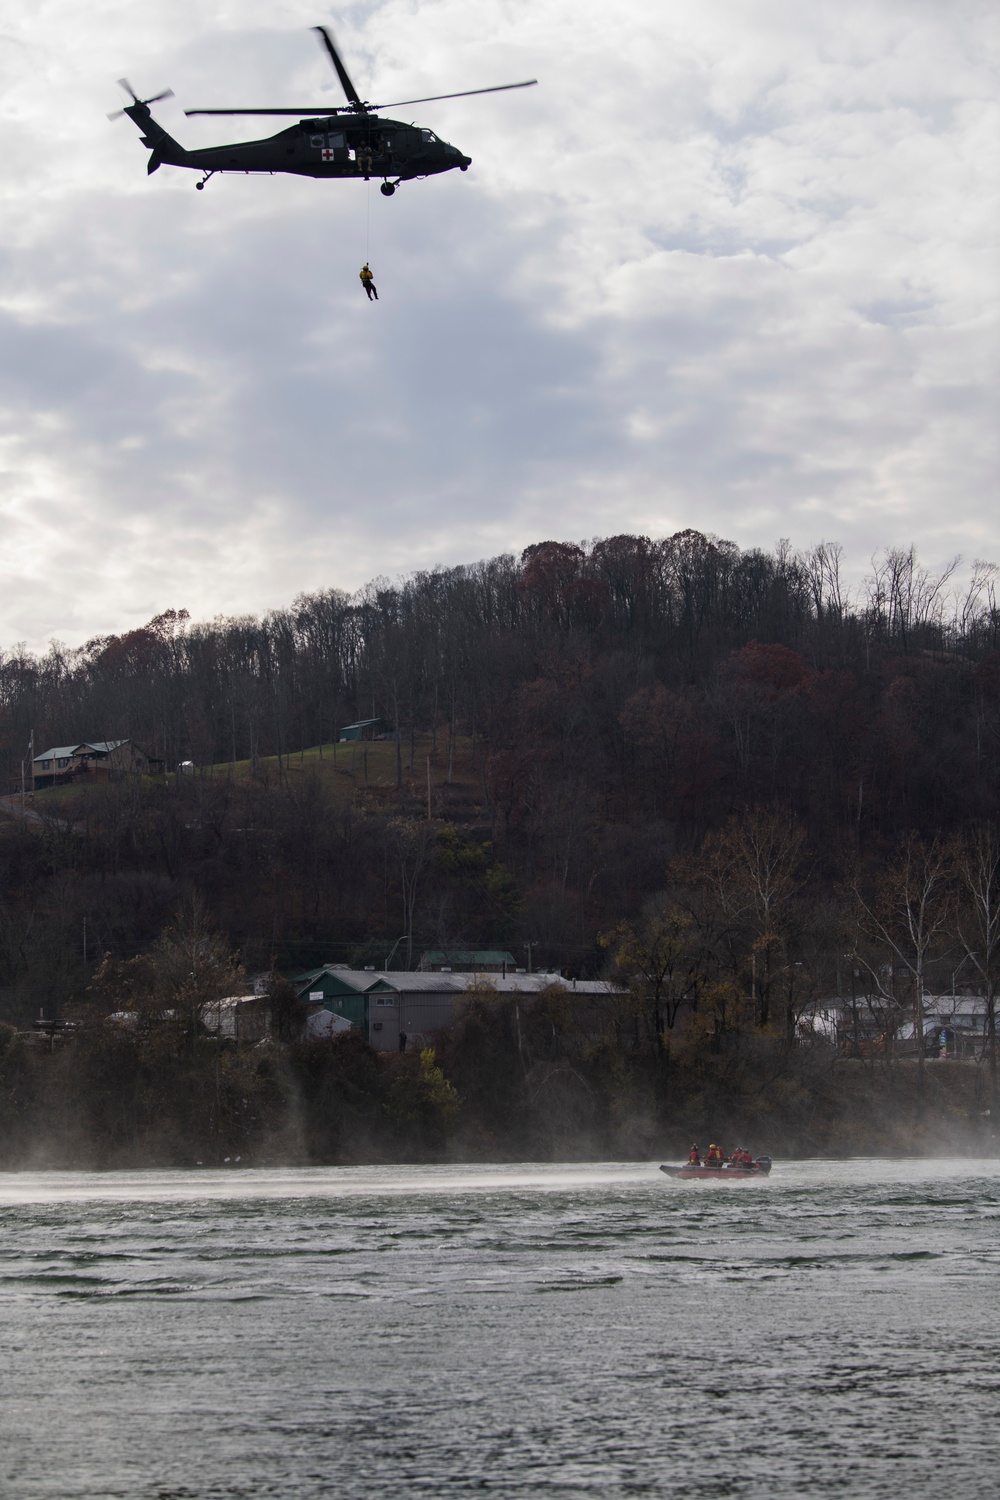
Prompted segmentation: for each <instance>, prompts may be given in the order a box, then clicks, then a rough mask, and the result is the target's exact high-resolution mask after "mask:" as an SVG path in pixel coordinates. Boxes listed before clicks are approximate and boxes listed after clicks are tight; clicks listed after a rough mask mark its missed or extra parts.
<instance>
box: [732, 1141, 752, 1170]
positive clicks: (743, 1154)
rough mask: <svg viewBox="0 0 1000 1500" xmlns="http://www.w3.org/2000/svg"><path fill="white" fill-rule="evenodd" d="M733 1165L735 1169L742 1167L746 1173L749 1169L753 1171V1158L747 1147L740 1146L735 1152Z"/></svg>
mask: <svg viewBox="0 0 1000 1500" xmlns="http://www.w3.org/2000/svg"><path fill="white" fill-rule="evenodd" d="M732 1163H733V1166H734V1167H742V1168H743V1169H744V1171H746V1170H747V1169H748V1168H749V1169H751V1170H752V1168H753V1157H752V1156H751V1155H750V1152H749V1151H748V1150H747V1148H746V1147H745V1146H739V1147H738V1148H737V1149H736V1150H735V1151H734V1152H733V1156H732Z"/></svg>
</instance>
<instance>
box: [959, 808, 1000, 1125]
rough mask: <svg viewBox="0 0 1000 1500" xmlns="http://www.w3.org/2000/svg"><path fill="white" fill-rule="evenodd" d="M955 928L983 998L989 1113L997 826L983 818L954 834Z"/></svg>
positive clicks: (998, 1103)
mask: <svg viewBox="0 0 1000 1500" xmlns="http://www.w3.org/2000/svg"><path fill="white" fill-rule="evenodd" d="M953 858H954V870H955V875H956V876H957V891H956V897H957V917H956V923H955V927H956V931H957V933H958V939H959V942H960V943H961V945H962V951H963V953H964V962H966V963H969V964H971V965H972V967H973V969H974V970H975V972H976V974H977V975H978V977H979V983H980V984H981V985H982V989H983V995H984V997H985V999H986V1056H987V1060H988V1063H989V1069H990V1118H991V1120H992V1122H993V1125H994V1127H995V1125H996V1119H997V1111H998V1108H1000V1089H998V1083H997V1019H996V1000H997V991H998V989H1000V830H998V829H997V826H996V824H992V823H987V824H983V825H981V826H980V827H978V828H974V829H972V830H971V831H970V832H968V833H966V834H964V835H962V836H960V837H959V838H957V839H956V840H955V844H954V846H953Z"/></svg>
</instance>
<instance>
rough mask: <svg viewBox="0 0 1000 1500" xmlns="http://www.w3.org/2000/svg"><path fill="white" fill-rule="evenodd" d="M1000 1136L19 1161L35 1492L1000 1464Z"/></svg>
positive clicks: (189, 1492)
mask: <svg viewBox="0 0 1000 1500" xmlns="http://www.w3.org/2000/svg"><path fill="white" fill-rule="evenodd" d="M998 1231H1000V1163H997V1162H995V1161H990V1162H976V1161H908V1162H898V1161H892V1162H889V1161H871V1160H866V1161H863V1162H795V1163H783V1162H778V1163H776V1164H775V1167H774V1171H773V1173H772V1176H771V1178H770V1179H769V1180H767V1181H761V1182H750V1183H740V1184H731V1185H723V1184H717V1183H713V1182H693V1183H691V1182H689V1183H677V1182H672V1181H670V1180H668V1179H667V1178H666V1177H664V1176H663V1175H662V1174H661V1173H659V1172H658V1171H657V1170H656V1164H655V1163H652V1164H649V1165H644V1164H640V1165H637V1164H634V1163H633V1164H615V1163H611V1164H600V1163H598V1164H595V1165H592V1166H567V1167H555V1166H525V1167H511V1166H503V1167H499V1166H498V1167H455V1168H424V1167H379V1168H367V1167H364V1168H328V1169H303V1170H288V1171H266V1170H243V1169H240V1168H236V1169H226V1170H224V1171H199V1172H135V1173H129V1172H119V1173H107V1174H97V1173H93V1174H91V1173H51V1172H49V1173H37V1174H34V1173H18V1174H3V1175H0V1299H2V1306H0V1350H2V1354H0V1379H2V1399H0V1475H3V1476H4V1479H5V1484H4V1485H3V1486H2V1488H3V1493H4V1494H5V1495H6V1496H10V1497H11V1500H33V1497H37V1496H46V1497H59V1500H63V1497H87V1500H103V1497H116V1500H117V1497H123V1500H124V1497H127V1500H182V1497H183V1500H216V1497H218V1500H233V1497H281V1500H292V1497H295V1500H299V1497H303V1500H311V1497H314V1496H317V1497H318V1496H331V1497H333V1496H336V1497H339V1500H347V1497H361V1496H364V1497H379V1500H382V1497H385V1500H389V1497H392V1500H397V1497H401V1496H411V1495H412V1496H433V1497H438V1496H451V1495H458V1496H461V1495H471V1494H476V1495H481V1494H486V1495H493V1496H528V1495H532V1496H533V1495H538V1496H552V1497H558V1500H572V1497H577V1496H587V1497H619V1496H643V1495H652V1496H675V1497H678V1500H709V1497H711V1500H716V1497H720V1500H721V1497H727V1500H744V1497H767V1500H777V1497H789V1500H792V1497H794V1500H803V1497H807V1500H812V1497H816V1496H838V1497H846V1500H861V1497H869V1496H879V1497H882V1496H885V1497H892V1500H898V1497H900V1496H903V1497H905V1500H918V1497H924V1496H926V1497H932V1496H933V1497H934V1500H939V1497H940V1496H942V1495H945V1496H946V1497H948V1500H973V1497H983V1500H987V1497H988V1500H995V1497H996V1495H997V1493H998V1492H1000V1480H998V1472H1000V1470H998V1460H997V1443H998V1440H1000V1418H998V1409H1000V1233H998Z"/></svg>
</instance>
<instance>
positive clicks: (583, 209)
mask: <svg viewBox="0 0 1000 1500" xmlns="http://www.w3.org/2000/svg"><path fill="white" fill-rule="evenodd" d="M0 16H2V25H3V27H4V29H7V30H8V31H10V32H11V34H12V35H15V36H16V37H17V41H18V45H17V46H16V47H13V48H12V49H10V51H9V52H8V55H7V56H6V58H5V59H4V62H3V65H2V68H0V131H2V132H3V138H4V146H5V149H4V153H3V160H2V163H0V193H2V194H3V198H4V205H5V211H4V216H3V224H4V229H3V232H2V234H0V642H4V643H6V644H10V643H12V642H14V641H15V640H20V639H24V640H27V641H28V642H29V643H31V644H33V645H40V644H44V642H45V641H46V640H47V639H48V638H49V637H50V636H56V637H61V638H63V639H67V640H77V639H82V638H83V637H85V636H86V635H89V634H93V633H97V632H101V631H107V630H111V629H118V628H125V627H128V626H131V625H134V624H136V623H138V622H139V621H140V620H142V619H146V618H148V617H150V616H151V615H152V614H153V613H155V612H157V611H158V610H160V609H163V608H166V607H168V606H171V605H174V606H182V605H183V606H186V607H187V608H189V609H190V610H191V611H192V612H193V613H195V614H196V615H212V614H215V613H217V612H223V611H225V612H228V611H245V610H259V609H262V608H266V607H269V606H272V605H275V604H279V603H281V602H284V601H286V600H288V599H289V598H290V597H291V596H292V595H293V594H294V593H295V592H297V591H299V590H300V589H308V588H314V587H321V586H324V585H329V584H336V585H339V586H343V587H354V586H357V585H358V584H360V583H361V582H363V581H364V580H365V579H366V578H368V577H370V576H372V575H373V574H375V573H386V574H389V575H393V574H395V573H398V572H401V571H405V570H408V569H409V568H411V567H414V566H427V565H429V564H433V563H434V562H437V561H443V562H454V561H459V560H466V559H470V558H473V557H477V556H482V555H486V554H488V553H490V552H492V551H496V550H501V549H508V548H513V549H516V548H519V547H521V546H523V545H524V544H526V543H527V542H529V541H531V540H535V539H537V538H538V537H540V536H542V535H564V536H569V537H579V536H586V535H595V534H601V533H604V534H608V533H611V532H614V531H620V530H647V531H652V532H655V533H662V532H664V531H668V530H672V529H674V528H676V527H680V526H686V525H693V526H698V527H701V528H702V529H705V530H710V531H715V532H720V533H723V534H726V535H730V536H733V537H735V538H736V539H737V540H739V541H740V542H742V543H744V544H761V545H770V544H772V543H773V542H774V540H775V539H776V538H777V537H778V536H790V537H791V538H792V540H793V542H794V543H795V544H798V545H806V544H808V543H810V542H812V541H815V540H817V539H818V538H819V537H820V536H826V537H837V538H839V539H840V540H842V541H843V542H844V543H845V545H846V548H847V555H848V558H849V560H850V561H851V562H852V563H853V565H854V566H855V568H856V569H857V570H861V569H862V568H863V567H864V564H865V561H866V559H867V557H868V555H869V554H870V553H871V551H872V550H873V549H876V548H878V547H880V546H882V545H885V544H887V543H898V542H908V541H910V540H915V541H916V542H917V543H918V545H919V546H920V547H921V549H922V551H923V552H924V554H925V555H926V557H927V558H928V560H930V561H932V562H933V561H936V560H939V559H943V558H944V557H945V556H947V555H949V554H950V553H953V552H956V551H961V552H964V553H966V554H967V555H968V556H970V557H971V556H972V555H975V554H980V555H982V554H983V553H986V554H990V555H993V554H995V553H996V552H997V550H998V549H997V547H996V541H995V521H994V505H995V500H994V496H995V483H996V468H997V464H996V445H995V421H994V413H993V410H992V406H991V404H990V396H989V391H990V386H991V382H992V380H993V379H994V378H995V352H996V333H995V310H996V304H997V295H996V294H997V270H996V266H997V261H996V255H995V239H996V223H997V212H996V210H997V186H998V184H997V175H998V172H997V166H998V162H997V157H998V151H997V145H996V141H997V131H996V128H995V125H996V112H997V111H996V105H995V102H994V101H995V81H996V65H997V55H998V51H1000V43H998V39H997V34H996V27H995V24H994V22H993V19H992V16H991V13H990V9H989V8H988V7H985V6H981V5H978V4H974V3H967V4H963V3H957V4H954V5H952V6H949V7H942V6H939V5H937V4H931V3H926V4H920V3H916V4H914V3H910V0H907V3H906V4H903V3H901V0H900V3H896V0H874V3H867V4H862V3H860V0H846V3H845V4H844V5H843V6H840V7H836V8H831V7H828V6H825V5H822V4H820V3H819V0H816V3H815V4H812V3H809V4H805V5H802V6H798V7H793V8H789V7H788V6H787V5H785V4H779V3H777V0H774V3H766V0H740V3H737V0H709V3H704V0H699V3H695V0H673V3H672V4H668V5H663V4H654V3H652V0H626V3H625V4H623V5H621V6H619V7H616V8H615V11H614V14H613V15H610V14H609V13H608V12H607V9H606V7H602V6H598V5H597V4H596V0H595V3H593V4H591V3H587V4H584V5H580V4H573V5H571V4H570V3H569V0H533V3H532V4H530V5H529V4H528V3H527V0H516V3H514V4H510V3H504V4H501V0H484V3H483V4H482V5H481V6H479V7H476V8H475V15H473V14H472V11H471V8H469V7H467V6H460V5H459V4H458V3H457V0H424V3H421V4H418V5H417V6H411V5H409V4H406V5H404V4H402V3H401V0H389V3H387V4H384V5H381V6H364V5H356V6H354V7H352V8H350V9H349V10H348V11H347V12H346V13H345V14H344V15H343V16H340V17H338V18H336V24H337V26H338V31H339V33H340V34H341V36H342V40H343V42H344V44H345V46H346V47H347V48H348V49H349V51H350V55H351V59H352V63H354V64H355V71H356V75H357V78H358V82H359V84H360V85H361V87H362V90H363V92H368V93H374V94H375V95H376V97H378V96H379V95H382V96H386V97H389V98H395V97H400V96H402V97H406V94H407V91H409V90H410V89H412V91H413V92H415V93H417V92H424V91H427V92H435V91H437V89H438V88H448V87H450V86H455V87H462V86H475V85H477V84H481V83H490V82H500V81H503V79H504V78H506V77H512V78H516V77H519V76H531V74H533V73H537V74H538V75H539V76H540V77H541V78H542V80H543V86H542V87H541V88H539V89H537V90H531V91H529V92H527V93H525V94H523V95H508V96H503V95H501V96H498V97H494V98H492V99H491V98H487V99H485V100H478V101H477V100H466V101H454V102H453V103H449V104H442V105H435V106H422V107H420V108H418V109H415V110H414V114H415V115H416V116H417V117H418V118H420V119H421V120H425V121H426V123H428V124H430V125H432V126H433V128H435V129H436V130H437V131H438V132H439V133H440V134H441V135H443V136H445V137H446V138H447V139H450V140H453V141H455V142H457V143H458V144H460V145H461V146H462V147H463V148H464V149H466V150H467V151H468V152H469V154H470V155H472V157H473V159H474V165H473V169H472V171H470V172H469V173H468V174H467V175H466V176H463V177H459V176H458V174H454V176H453V177H452V178H442V179H439V180H437V181H431V182H428V183H424V184H416V185H410V186H407V187H405V188H404V189H402V190H401V191H400V193H399V194H398V195H397V197H396V198H395V199H393V200H392V201H391V202H387V201H385V200H383V199H382V198H381V197H380V195H379V194H378V192H377V190H375V191H368V190H366V189H365V188H364V187H363V185H361V184H344V185H340V186H338V185H335V184H319V183H313V182H297V181H294V180H292V179H281V178H274V179H266V178H265V179H253V178H251V179H244V178H224V179H215V180H214V181H213V182H212V183H210V184H209V187H208V189H207V191H206V192H204V193H195V192H194V191H193V183H194V175H193V174H191V173H184V172H181V171H178V170H173V169H169V168H163V169H162V170H161V171H160V172H159V173H158V174H156V176H155V177H153V178H152V179H150V180H148V181H147V180H146V177H145V152H144V151H143V149H142V147H141V146H140V144H139V142H138V139H137V135H136V132H135V131H134V128H133V127H132V126H131V124H130V123H129V122H128V121H119V122H117V123H116V124H115V125H114V126H113V127H112V126H110V125H106V124H105V122H104V119H103V115H102V113H101V111H102V110H106V109H110V108H112V107H113V105H114V102H115V99H114V89H113V78H114V77H115V76H117V74H118V73H119V72H121V71H124V72H127V73H128V75H129V76H130V77H131V78H132V79H133V81H134V82H135V84H136V86H137V87H139V88H140V89H146V88H148V89H150V90H154V89H157V88H159V87H163V86H165V85H166V84H172V85H173V87H174V88H176V89H177V91H178V95H179V99H178V100H177V101H170V102H168V103H165V104H164V105H162V106H160V107H159V112H160V117H161V118H162V119H163V121H164V123H165V124H166V125H167V127H168V128H169V129H171V130H173V131H174V132H175V133H176V134H177V135H178V137H179V138H181V139H182V140H184V141H185V143H188V144H191V145H195V144H204V143H207V142H209V141H211V140H212V139H213V138H215V139H218V138H219V131H220V123H219V122H217V121H216V122H213V121H204V120H203V121H195V120H190V121H187V120H184V118H183V115H182V113H181V106H182V104H185V105H190V104H210V103H212V102H215V101H219V102H224V101H236V102H240V103H253V102H269V101H274V102H276V103H281V102H285V101H287V102H291V103H298V102H303V103H308V102H311V101H314V100H315V101H317V102H319V101H320V100H321V99H322V98H324V97H329V98H330V99H331V101H332V100H333V98H334V95H333V92H332V90H331V87H330V79H329V77H328V76H327V72H326V71H325V70H324V63H323V59H322V57H321V56H320V55H319V53H318V49H316V48H315V47H314V44H313V39H312V38H311V37H310V36H309V35H308V34H307V32H306V30H305V27H306V26H308V25H309V24H311V23H312V22H314V21H315V20H316V19H317V18H316V16H315V15H314V14H313V13H312V12H311V11H310V10H308V8H307V7H306V6H305V5H304V4H299V3H298V0H288V3H285V4H283V5H280V6H278V7H277V8H275V6H274V5H273V4H272V5H269V6H267V7H265V6H264V5H263V3H262V0H260V3H258V0H250V3H248V4H247V5H246V6H244V7H241V13H240V15H238V16H237V15H235V14H231V13H230V10H229V8H228V7H227V6H225V5H224V4H222V3H221V0H218V3H215V0H209V3H206V4H204V5H199V6H195V5H194V4H193V3H191V0H182V3H180V4H176V3H175V4H172V5H171V6H167V5H166V4H165V0H152V3H151V4H150V5H149V6H147V7H145V8H144V13H143V14H142V15H139V14H132V13H129V14H128V16H125V15H123V13H122V11H121V8H120V6H118V5H116V4H111V3H110V0H103V3H101V4H98V5H97V6H96V8H94V9H93V10H91V11H88V15H87V17H86V18H85V19H84V18H83V17H82V16H81V15H80V14H79V13H78V12H77V8H76V7H74V6H72V5H70V4H69V3H68V0H54V3H52V4H49V5H47V6H44V7H42V9H41V11H40V12H39V14H38V15H36V16H30V17H25V16H24V15H23V13H21V12H20V11H16V10H15V8H14V7H13V5H12V4H4V5H2V6H0ZM279 25H280V27H281V28H282V29H281V30H280V31H275V30H274V29H273V28H274V27H275V26H279ZM14 54H16V57H17V59H18V60H17V61H12V55H14ZM230 128H231V129H232V132H233V134H234V135H235V134H237V133H239V132H240V131H241V130H242V131H243V138H246V137H247V136H249V135H252V134H253V133H254V132H255V129H256V126H255V125H254V122H246V121H244V122H235V123H233V125H232V126H231V127H230V126H229V124H228V122H223V125H222V129H224V130H226V131H228V130H229V129H230ZM366 256H368V257H370V258H371V260H372V263H373V265H374V267H375V270H376V273H377V277H378V280H379V284H380V291H381V295H382V300H381V302H380V303H379V304H378V306H377V307H370V306H369V305H368V304H367V302H366V301H365V300H364V298H363V296H362V294H361V290H360V286H359V283H358V281H357V269H358V266H359V264H360V262H361V260H362V259H364V258H366Z"/></svg>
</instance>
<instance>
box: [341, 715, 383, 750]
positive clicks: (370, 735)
mask: <svg viewBox="0 0 1000 1500" xmlns="http://www.w3.org/2000/svg"><path fill="white" fill-rule="evenodd" d="M384 733H385V720H384V719H359V720H358V722H357V723H356V724H345V725H344V727H343V728H342V729H341V731H340V735H339V739H340V743H341V744H343V743H344V742H345V741H349V740H377V739H379V738H380V737H381V736H382V735H383V734H384Z"/></svg>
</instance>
